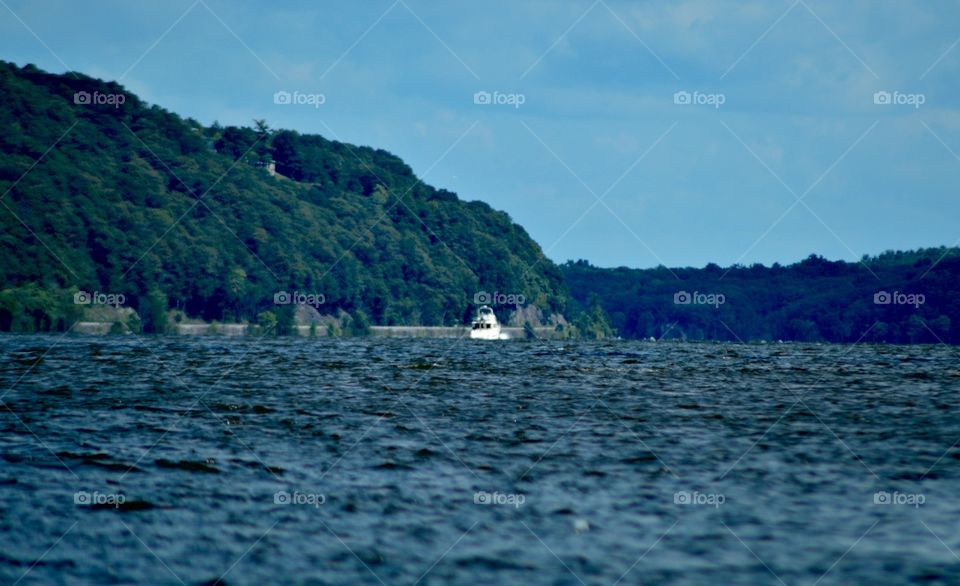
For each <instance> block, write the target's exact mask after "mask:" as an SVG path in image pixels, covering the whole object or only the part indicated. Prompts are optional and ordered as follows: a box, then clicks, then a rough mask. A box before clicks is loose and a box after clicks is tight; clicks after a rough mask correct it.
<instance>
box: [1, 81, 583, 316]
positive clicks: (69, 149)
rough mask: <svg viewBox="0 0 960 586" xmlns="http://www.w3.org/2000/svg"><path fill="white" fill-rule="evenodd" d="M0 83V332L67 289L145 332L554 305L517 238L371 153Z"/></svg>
mask: <svg viewBox="0 0 960 586" xmlns="http://www.w3.org/2000/svg"><path fill="white" fill-rule="evenodd" d="M0 90H2V91H0V128H3V132H2V133H0V153H2V156H0V193H3V197H2V199H0V204H2V205H0V255H2V256H0V258H2V260H0V329H2V330H11V329H12V330H20V331H23V330H27V331H29V330H35V329H41V330H43V329H65V328H66V327H69V323H70V322H71V320H73V319H76V316H77V314H78V308H77V307H76V305H75V304H74V303H73V294H74V293H75V292H76V291H79V290H83V291H88V292H106V293H110V294H121V295H123V296H124V303H125V305H127V306H129V307H132V308H133V309H135V310H136V311H137V312H138V313H139V314H140V316H141V318H142V319H143V326H144V329H145V331H151V330H157V329H160V328H159V326H160V322H161V321H162V319H163V314H164V313H165V312H166V311H167V310H171V309H179V310H182V311H183V312H185V314H186V315H188V316H192V317H197V318H202V319H206V320H222V321H244V320H249V321H254V320H256V319H257V317H258V316H259V315H260V314H262V313H263V312H265V311H278V308H277V306H276V305H275V304H274V296H275V294H277V293H278V292H282V291H287V292H291V293H293V292H294V291H296V292H299V293H301V294H312V295H315V296H316V299H322V301H323V303H322V305H319V306H318V307H317V308H318V310H319V311H320V312H321V313H323V314H337V313H340V314H342V313H343V312H346V313H348V314H350V315H352V316H355V317H356V318H357V319H358V320H359V321H361V322H365V321H369V322H372V323H377V324H407V325H439V324H447V325H449V324H460V323H463V321H464V319H466V318H467V317H468V316H469V315H470V314H471V312H472V311H473V308H474V296H475V294H476V293H477V292H479V291H501V292H509V293H512V294H516V295H523V297H524V299H525V301H526V302H527V303H528V304H529V303H532V304H535V305H536V306H537V307H539V308H540V309H541V310H542V311H543V312H544V314H546V315H551V314H556V313H560V312H562V311H564V309H565V304H566V302H567V296H566V293H565V292H564V289H563V287H562V284H561V275H560V272H559V269H558V268H557V267H556V265H554V264H553V263H552V262H550V261H549V260H547V259H545V258H544V257H543V253H542V251H541V249H540V247H539V246H538V245H537V244H536V243H535V242H534V241H533V240H531V239H530V237H529V236H528V235H527V233H526V232H525V231H524V230H523V228H521V227H520V226H518V225H517V224H515V223H513V222H512V221H511V220H510V218H509V216H507V214H505V213H503V212H498V211H495V210H493V209H491V208H490V207H489V206H488V205H486V204H484V203H481V202H469V203H467V202H463V201H461V200H459V199H458V198H457V196H456V195H455V194H453V193H450V192H448V191H444V190H442V189H435V188H433V187H430V186H428V185H425V184H423V183H421V182H420V181H419V180H418V179H417V177H416V176H415V175H414V173H413V171H412V170H411V169H410V168H409V167H408V166H407V165H405V164H404V163H403V162H402V161H401V160H400V159H398V158H397V157H395V156H393V155H391V154H390V153H387V152H385V151H382V150H375V149H372V148H367V147H356V146H351V145H348V144H343V143H339V142H336V141H331V140H327V139H325V138H323V137H320V136H315V135H301V134H298V133H296V132H293V131H273V130H271V129H270V128H268V127H267V125H266V123H263V122H262V121H261V122H259V123H258V124H255V125H254V127H252V128H232V127H228V128H221V127H220V126H219V125H216V124H214V125H213V126H212V127H205V126H203V125H201V124H200V123H198V122H196V121H194V120H190V119H183V118H180V117H179V116H177V115H175V114H173V113H170V112H168V111H166V110H163V109H162V108H160V107H158V106H155V105H148V104H146V103H144V102H143V101H142V100H140V99H139V98H137V97H136V96H135V95H133V94H131V93H130V92H129V91H127V90H126V89H125V88H123V87H122V86H120V85H117V84H115V83H106V82H102V81H99V80H96V79H93V78H90V77H87V76H84V75H80V74H66V75H53V74H49V73H45V72H43V71H40V70H38V69H37V68H35V67H33V66H29V65H28V66H25V67H22V68H20V67H17V66H16V65H13V64H10V63H4V62H0ZM271 160H273V161H275V162H276V169H277V171H278V174H279V175H278V176H271V174H270V173H268V169H267V167H266V166H265V165H266V164H267V163H269V161H271ZM529 267H533V268H532V269H530V270H528V268H529ZM279 310H280V311H281V312H282V310H284V308H282V307H281V308H279Z"/></svg>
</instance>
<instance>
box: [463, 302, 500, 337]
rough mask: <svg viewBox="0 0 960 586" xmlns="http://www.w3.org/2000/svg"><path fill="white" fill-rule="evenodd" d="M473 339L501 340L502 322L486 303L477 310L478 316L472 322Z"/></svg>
mask: <svg viewBox="0 0 960 586" xmlns="http://www.w3.org/2000/svg"><path fill="white" fill-rule="evenodd" d="M470 339H471V340H499V339H500V323H499V322H498V321H497V316H496V315H494V313H493V310H492V309H490V308H489V307H487V306H486V305H484V306H482V307H481V308H480V309H479V310H477V317H476V319H474V320H473V322H472V323H471V324H470Z"/></svg>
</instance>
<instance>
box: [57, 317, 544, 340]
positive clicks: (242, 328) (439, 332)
mask: <svg viewBox="0 0 960 586" xmlns="http://www.w3.org/2000/svg"><path fill="white" fill-rule="evenodd" d="M113 325H114V324H113V322H93V321H80V322H77V323H76V324H74V326H73V328H72V329H71V330H70V331H71V332H72V333H75V334H82V335H92V336H106V335H109V334H110V331H111V328H112V327H113ZM254 327H256V326H254ZM469 331H470V327H469V326H370V332H369V334H367V337H372V338H460V337H466V336H467V335H468V334H469ZM501 331H502V332H503V333H504V334H506V335H507V336H509V339H511V340H522V339H525V338H527V337H528V335H527V332H526V331H525V330H524V328H522V327H503V328H502V329H501ZM294 332H295V334H294V336H298V337H304V338H327V337H336V336H330V335H329V333H328V332H327V328H325V327H322V326H319V325H317V326H310V325H297V326H294ZM533 333H534V336H533V337H534V338H539V339H559V338H560V337H561V334H560V333H559V332H557V331H556V330H555V329H554V328H552V327H534V328H533ZM166 335H168V336H223V337H245V336H250V335H255V334H252V332H251V328H250V326H249V325H248V324H177V325H176V326H175V331H172V332H170V333H168V334H166Z"/></svg>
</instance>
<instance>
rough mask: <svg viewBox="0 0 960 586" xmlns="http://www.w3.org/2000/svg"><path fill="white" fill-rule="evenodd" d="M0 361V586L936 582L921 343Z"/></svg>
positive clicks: (458, 345)
mask: <svg viewBox="0 0 960 586" xmlns="http://www.w3.org/2000/svg"><path fill="white" fill-rule="evenodd" d="M0 356H2V361H0V393H2V394H3V396H2V405H0V534H2V539H0V581H2V582H5V583H14V582H16V581H17V580H20V582H19V583H20V584H33V583H63V584H87V583H90V584H104V583H159V584H181V583H183V584H191V585H192V584H203V583H212V582H215V581H216V580H218V579H220V580H222V583H225V584H266V583H301V584H380V583H383V584H391V585H392V584H413V583H420V584H450V583H459V584H497V583H499V584H508V583H517V584H572V585H575V584H581V583H583V584H614V583H618V581H619V583H622V584H641V583H642V584H652V583H663V584H705V583H711V584H780V583H781V582H782V583H784V584H790V585H793V584H813V583H819V584H867V583H870V584H880V583H908V582H923V583H932V584H937V583H942V584H956V583H958V582H960V558H958V557H957V555H956V554H957V553H960V497H958V488H960V449H958V447H957V442H958V440H960V417H958V413H960V394H958V391H960V366H958V361H957V354H956V351H955V350H954V349H952V348H948V347H945V346H913V347H903V346H867V345H862V346H830V345H796V344H782V345H735V344H688V343H678V342H671V343H662V342H661V343H648V342H627V341H611V342H525V341H510V342H501V343H478V342H471V341H470V340H461V341H456V340H415V339H360V340H335V339H316V340H308V339H259V340H257V339H218V338H205V339H190V338H148V337H142V338H141V337H132V336H126V337H81V336H76V337H74V336H66V337H59V336H2V337H0ZM818 581H819V582H818Z"/></svg>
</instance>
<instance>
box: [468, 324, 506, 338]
mask: <svg viewBox="0 0 960 586" xmlns="http://www.w3.org/2000/svg"><path fill="white" fill-rule="evenodd" d="M470 339H471V340H499V339H500V326H497V327H494V328H482V329H476V330H470Z"/></svg>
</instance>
